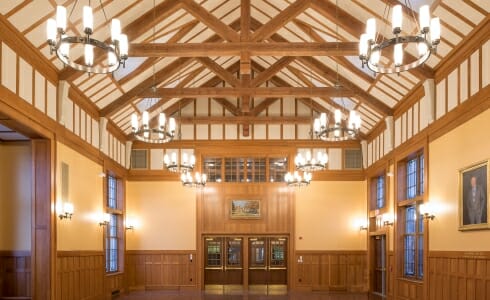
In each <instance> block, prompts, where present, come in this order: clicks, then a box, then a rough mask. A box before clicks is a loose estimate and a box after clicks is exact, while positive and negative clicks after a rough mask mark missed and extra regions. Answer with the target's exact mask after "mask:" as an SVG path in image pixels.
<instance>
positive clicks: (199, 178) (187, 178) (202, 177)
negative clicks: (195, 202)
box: [180, 172, 208, 188]
mask: <svg viewBox="0 0 490 300" xmlns="http://www.w3.org/2000/svg"><path fill="white" fill-rule="evenodd" d="M207 178H208V177H207V175H206V174H200V173H199V172H196V173H195V174H194V177H193V176H192V175H191V173H190V172H188V173H182V175H180V181H181V182H182V185H183V186H186V187H194V188H203V187H204V186H205V185H206V181H207Z"/></svg>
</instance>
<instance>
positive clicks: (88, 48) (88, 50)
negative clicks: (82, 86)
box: [85, 44, 94, 66]
mask: <svg viewBox="0 0 490 300" xmlns="http://www.w3.org/2000/svg"><path fill="white" fill-rule="evenodd" d="M85 64H86V65H88V66H92V65H93V64H94V46H92V45H90V44H85Z"/></svg>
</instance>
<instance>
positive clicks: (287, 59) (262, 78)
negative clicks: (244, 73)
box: [250, 56, 295, 87]
mask: <svg viewBox="0 0 490 300" xmlns="http://www.w3.org/2000/svg"><path fill="white" fill-rule="evenodd" d="M294 60H295V57H292V56H284V57H282V58H280V59H279V60H277V61H276V62H275V63H274V64H272V65H271V66H270V67H268V68H267V69H265V70H264V71H263V72H261V73H259V74H258V75H257V76H256V77H255V78H254V79H253V80H252V81H251V82H250V86H252V87H255V86H259V85H261V84H262V83H264V82H266V81H267V80H268V79H270V78H271V77H272V76H274V75H276V74H277V72H279V71H281V70H282V69H283V68H284V67H286V66H288V65H289V64H290V63H292V62H293V61H294Z"/></svg>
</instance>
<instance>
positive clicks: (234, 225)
mask: <svg viewBox="0 0 490 300" xmlns="http://www.w3.org/2000/svg"><path fill="white" fill-rule="evenodd" d="M208 186H209V187H207V188H206V189H205V191H204V192H203V194H202V195H201V198H202V199H201V200H199V202H198V203H199V204H200V210H199V211H200V216H201V217H200V218H199V219H198V221H200V222H201V225H200V226H201V233H202V234H265V233H267V234H275V233H279V234H289V233H290V232H291V231H292V229H293V228H294V227H293V221H292V220H293V205H292V203H293V202H292V200H293V196H292V192H291V191H290V190H288V189H287V188H286V187H285V186H284V183H277V184H272V183H267V184H264V183H262V184H260V183H257V184H253V183H246V184H244V183H236V184H235V183H227V184H209V185H208ZM243 199H249V200H260V205H261V206H260V213H261V216H260V218H258V219H232V218H231V217H230V205H231V200H243Z"/></svg>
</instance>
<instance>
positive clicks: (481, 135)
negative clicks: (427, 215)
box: [429, 110, 490, 251]
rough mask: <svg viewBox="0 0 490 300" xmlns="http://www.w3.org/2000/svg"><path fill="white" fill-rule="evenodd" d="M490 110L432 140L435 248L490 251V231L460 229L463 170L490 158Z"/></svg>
mask: <svg viewBox="0 0 490 300" xmlns="http://www.w3.org/2000/svg"><path fill="white" fill-rule="evenodd" d="M489 120H490V110H487V111H485V112H483V113H481V114H480V115H478V116H476V117H475V118H473V119H471V120H470V121H468V122H466V123H464V124H463V125H461V126H459V127H457V128H456V129H454V130H452V131H450V132H449V133H447V134H445V135H444V136H442V137H440V138H438V139H436V140H435V141H433V142H432V143H430V144H429V200H430V202H431V205H432V206H434V210H435V215H436V218H435V219H434V220H433V221H430V231H429V247H430V250H431V251H437V250H445V251H488V249H490V239H489V231H471V232H470V231H465V232H461V231H459V230H458V226H459V217H458V209H459V184H458V182H459V170H460V169H461V168H465V167H467V166H470V165H472V164H474V163H477V162H480V161H482V160H485V159H489V158H490V139H489V138H488V137H489V135H488V129H489V125H490V121H489Z"/></svg>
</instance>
